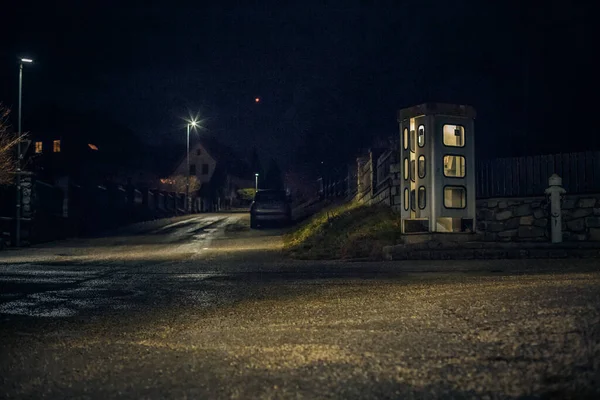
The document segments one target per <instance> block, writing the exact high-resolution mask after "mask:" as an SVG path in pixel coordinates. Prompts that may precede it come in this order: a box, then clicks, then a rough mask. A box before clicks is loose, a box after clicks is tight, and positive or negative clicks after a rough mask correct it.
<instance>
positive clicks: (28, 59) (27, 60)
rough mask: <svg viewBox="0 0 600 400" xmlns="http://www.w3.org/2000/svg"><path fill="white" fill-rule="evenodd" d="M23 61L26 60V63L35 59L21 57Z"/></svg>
mask: <svg viewBox="0 0 600 400" xmlns="http://www.w3.org/2000/svg"><path fill="white" fill-rule="evenodd" d="M21 61H22V62H26V63H32V62H33V60H32V59H31V58H21Z"/></svg>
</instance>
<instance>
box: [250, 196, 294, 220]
mask: <svg viewBox="0 0 600 400" xmlns="http://www.w3.org/2000/svg"><path fill="white" fill-rule="evenodd" d="M291 221H292V207H291V205H290V201H289V199H288V197H287V195H286V193H285V191H283V190H259V191H258V192H256V194H255V195H254V201H253V202H252V205H251V206H250V227H251V228H252V229H256V228H258V226H259V225H261V224H264V223H267V222H274V223H281V224H285V225H287V224H289V223H290V222H291Z"/></svg>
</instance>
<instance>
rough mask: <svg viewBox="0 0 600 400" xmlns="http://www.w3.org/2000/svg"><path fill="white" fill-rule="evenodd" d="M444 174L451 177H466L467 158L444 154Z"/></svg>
mask: <svg viewBox="0 0 600 400" xmlns="http://www.w3.org/2000/svg"><path fill="white" fill-rule="evenodd" d="M444 176H447V177H449V178H464V177H465V158H464V157H463V156H454V155H445V156H444Z"/></svg>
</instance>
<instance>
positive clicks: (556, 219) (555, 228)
mask: <svg viewBox="0 0 600 400" xmlns="http://www.w3.org/2000/svg"><path fill="white" fill-rule="evenodd" d="M566 192H567V191H566V190H565V189H564V188H563V187H562V178H561V177H560V176H558V175H556V174H552V176H551V177H550V178H548V188H547V189H546V190H545V193H546V195H547V196H548V197H550V223H551V224H550V231H551V233H552V243H561V242H562V210H561V207H560V198H561V196H562V195H563V194H565V193H566Z"/></svg>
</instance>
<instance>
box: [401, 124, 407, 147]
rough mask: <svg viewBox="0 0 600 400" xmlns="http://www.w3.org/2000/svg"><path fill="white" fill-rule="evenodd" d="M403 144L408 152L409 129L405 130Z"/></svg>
mask: <svg viewBox="0 0 600 400" xmlns="http://www.w3.org/2000/svg"><path fill="white" fill-rule="evenodd" d="M402 136H403V138H402V142H403V145H404V150H408V128H404V132H403V134H402Z"/></svg>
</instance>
